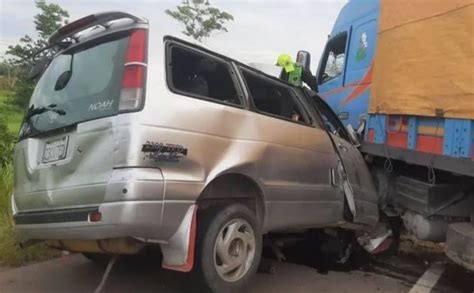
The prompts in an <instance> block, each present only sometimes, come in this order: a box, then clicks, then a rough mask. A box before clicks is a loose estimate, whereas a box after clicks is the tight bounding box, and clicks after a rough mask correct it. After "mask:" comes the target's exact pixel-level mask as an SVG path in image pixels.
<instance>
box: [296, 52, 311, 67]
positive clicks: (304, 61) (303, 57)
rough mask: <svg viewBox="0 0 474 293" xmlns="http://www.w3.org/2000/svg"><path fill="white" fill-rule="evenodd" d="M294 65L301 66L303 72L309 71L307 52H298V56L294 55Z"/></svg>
mask: <svg viewBox="0 0 474 293" xmlns="http://www.w3.org/2000/svg"><path fill="white" fill-rule="evenodd" d="M296 63H297V64H298V65H300V66H302V67H303V68H304V70H305V71H310V67H311V54H310V53H309V52H308V51H298V54H296Z"/></svg>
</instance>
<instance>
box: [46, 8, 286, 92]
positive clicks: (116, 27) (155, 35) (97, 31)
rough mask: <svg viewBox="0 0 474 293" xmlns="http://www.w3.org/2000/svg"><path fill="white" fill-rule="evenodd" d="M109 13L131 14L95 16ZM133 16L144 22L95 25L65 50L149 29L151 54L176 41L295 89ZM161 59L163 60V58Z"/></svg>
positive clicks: (115, 22) (117, 22)
mask: <svg viewBox="0 0 474 293" xmlns="http://www.w3.org/2000/svg"><path fill="white" fill-rule="evenodd" d="M107 13H118V14H120V13H122V14H125V15H129V14H127V13H124V12H103V13H97V14H94V15H104V14H107ZM131 16H132V17H135V18H137V19H140V20H143V21H136V19H132V18H120V19H116V20H112V21H108V22H107V23H106V25H100V24H98V25H94V26H92V27H89V28H87V29H85V30H83V31H80V32H79V33H77V34H76V35H74V40H76V42H77V43H75V44H73V45H72V46H70V47H68V48H66V49H65V50H68V49H70V48H71V47H73V46H77V45H80V44H82V43H84V42H87V41H90V40H93V39H96V38H100V37H102V36H105V35H108V34H111V33H115V32H120V31H124V30H130V29H133V28H146V29H149V47H150V48H151V46H154V47H153V49H149V50H150V51H149V53H150V54H152V53H154V52H164V50H162V49H164V48H163V43H164V41H166V40H170V41H175V42H177V43H182V44H185V45H186V46H189V47H193V48H196V49H198V50H201V51H203V52H206V53H210V54H213V55H216V56H217V57H219V58H221V59H224V60H226V61H229V62H234V63H236V64H238V65H239V66H241V67H243V68H245V69H247V70H249V71H252V72H254V73H257V74H259V75H264V76H265V77H267V78H270V79H272V80H275V81H278V82H280V83H285V84H287V85H290V86H292V87H293V85H291V84H289V83H288V82H287V81H284V80H281V79H279V78H278V77H275V76H273V75H270V74H267V73H265V72H263V71H261V70H258V69H257V68H255V67H252V66H250V65H248V64H245V63H243V62H241V61H238V60H236V59H233V58H231V57H228V56H227V55H223V54H221V53H219V52H217V51H216V50H212V49H210V48H208V47H206V46H204V45H203V44H202V43H198V42H197V41H196V40H194V39H192V38H190V37H188V36H180V37H176V36H172V35H170V34H167V33H165V32H164V31H162V32H160V30H156V29H155V28H154V26H156V25H158V26H159V25H160V23H154V22H150V21H149V20H147V19H146V18H139V17H136V16H133V15H131ZM86 17H87V16H86ZM86 17H84V18H86ZM81 19H82V18H81ZM79 20H80V19H79ZM63 28H64V27H63ZM60 29H61V28H60ZM60 29H59V30H60ZM53 35H54V33H53V34H52V35H51V36H53ZM158 40H161V42H159V41H158ZM58 54H61V52H59V53H58ZM159 59H162V56H161V58H159ZM156 61H158V60H156ZM160 63H161V62H160Z"/></svg>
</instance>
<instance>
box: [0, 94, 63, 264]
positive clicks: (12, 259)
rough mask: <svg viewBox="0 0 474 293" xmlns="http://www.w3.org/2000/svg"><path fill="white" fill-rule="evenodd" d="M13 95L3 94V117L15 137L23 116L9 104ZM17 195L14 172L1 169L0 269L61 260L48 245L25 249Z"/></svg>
mask: <svg viewBox="0 0 474 293" xmlns="http://www.w3.org/2000/svg"><path fill="white" fill-rule="evenodd" d="M12 95H13V93H12V92H11V91H6V90H0V117H2V118H4V119H5V120H6V121H7V123H8V129H9V130H10V131H11V132H12V133H15V134H16V133H18V130H19V128H20V123H21V120H22V118H23V112H22V111H21V109H19V108H18V107H16V106H14V105H11V104H9V103H8V99H9V98H10V97H11V96H12ZM12 193H13V168H12V166H8V167H7V168H4V169H2V168H0V266H8V267H15V266H20V265H24V264H26V263H30V262H36V261H42V260H47V259H51V258H53V257H57V256H59V255H60V252H59V251H56V250H52V249H49V248H48V247H46V246H45V245H44V244H37V245H33V246H30V247H28V248H26V249H22V248H20V246H19V243H18V240H17V238H16V236H15V231H14V229H13V220H12V215H11V209H10V206H11V205H10V200H11V194H12Z"/></svg>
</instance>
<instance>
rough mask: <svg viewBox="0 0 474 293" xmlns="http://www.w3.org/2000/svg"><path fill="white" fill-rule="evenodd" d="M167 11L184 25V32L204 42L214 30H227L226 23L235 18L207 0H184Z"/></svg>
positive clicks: (166, 11)
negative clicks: (174, 8)
mask: <svg viewBox="0 0 474 293" xmlns="http://www.w3.org/2000/svg"><path fill="white" fill-rule="evenodd" d="M165 13H166V14H168V15H169V16H171V17H173V18H174V19H176V20H177V21H179V22H181V23H182V24H183V25H184V31H182V33H183V34H185V35H186V36H189V37H192V38H193V39H195V40H197V41H199V42H202V40H203V39H205V38H208V37H210V36H211V33H213V32H219V31H221V32H227V28H226V27H225V26H224V24H225V23H226V22H228V21H232V20H234V17H233V16H232V15H231V14H229V13H227V12H225V11H220V10H219V9H217V8H215V7H212V6H211V4H210V3H209V1H207V0H184V1H183V3H182V4H181V5H178V6H177V7H176V10H174V11H171V10H169V9H167V10H165Z"/></svg>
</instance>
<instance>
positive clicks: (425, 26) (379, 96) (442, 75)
mask: <svg viewBox="0 0 474 293" xmlns="http://www.w3.org/2000/svg"><path fill="white" fill-rule="evenodd" d="M316 77H317V79H318V85H319V91H320V95H321V96H322V97H323V98H324V99H325V101H326V102H327V103H328V104H329V105H330V106H331V108H332V109H333V110H334V111H335V112H336V113H337V115H338V117H339V119H341V121H342V122H343V123H344V125H345V126H346V127H347V126H349V125H350V126H351V127H352V128H353V129H355V130H356V133H357V134H358V135H359V138H360V141H361V144H360V150H361V151H362V153H363V154H364V155H365V157H366V159H367V160H368V161H369V162H370V165H371V168H372V175H373V176H374V178H375V179H376V184H377V187H378V192H379V195H380V205H381V208H382V210H383V212H384V213H385V215H386V216H387V217H401V219H402V220H403V224H404V227H405V228H406V230H407V231H408V232H409V233H410V234H412V235H413V236H415V237H416V238H417V239H419V240H427V241H434V242H445V252H446V254H447V255H448V257H449V258H450V259H451V260H453V261H454V262H456V263H458V264H460V265H463V266H464V267H466V268H468V269H471V270H473V269H474V189H473V187H474V1H472V0H449V1H448V0H433V1H429V3H428V2H426V1H407V0H401V1H390V0H352V1H350V2H348V3H347V4H346V5H345V7H344V8H342V10H341V11H340V13H339V16H338V17H337V20H336V22H335V24H334V27H333V29H332V31H331V33H330V35H329V36H328V40H327V43H326V46H325V49H324V52H323V55H322V57H321V59H320V63H319V67H318V70H317V73H316Z"/></svg>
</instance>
